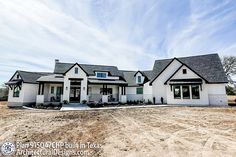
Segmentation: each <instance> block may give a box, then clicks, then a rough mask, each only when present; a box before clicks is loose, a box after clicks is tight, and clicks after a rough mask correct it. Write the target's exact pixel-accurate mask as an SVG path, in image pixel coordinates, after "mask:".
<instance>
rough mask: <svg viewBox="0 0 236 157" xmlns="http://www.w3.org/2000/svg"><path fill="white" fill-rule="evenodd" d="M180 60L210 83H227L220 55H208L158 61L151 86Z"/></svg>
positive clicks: (155, 64) (154, 68)
mask: <svg viewBox="0 0 236 157" xmlns="http://www.w3.org/2000/svg"><path fill="white" fill-rule="evenodd" d="M175 59H176V60H178V61H179V62H180V63H182V64H184V65H186V66H187V67H188V68H190V69H191V70H192V71H194V72H195V73H196V74H198V75H199V76H201V77H202V78H204V79H205V80H206V81H207V82H208V83H227V82H228V80H227V77H226V75H225V73H224V70H223V67H222V64H221V61H220V57H219V56H218V54H207V55H200V56H191V57H180V58H173V59H164V60H156V61H155V63H154V67H153V75H154V76H155V77H154V78H153V79H152V80H151V82H150V84H151V83H152V82H153V81H154V80H155V79H156V78H157V77H158V76H159V75H160V74H161V73H162V72H163V71H164V70H165V69H166V68H167V67H168V66H169V65H170V64H171V62H173V60H175Z"/></svg>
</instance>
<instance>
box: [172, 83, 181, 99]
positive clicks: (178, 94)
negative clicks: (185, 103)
mask: <svg viewBox="0 0 236 157" xmlns="http://www.w3.org/2000/svg"><path fill="white" fill-rule="evenodd" d="M173 88H174V99H181V92H180V86H174V87H173Z"/></svg>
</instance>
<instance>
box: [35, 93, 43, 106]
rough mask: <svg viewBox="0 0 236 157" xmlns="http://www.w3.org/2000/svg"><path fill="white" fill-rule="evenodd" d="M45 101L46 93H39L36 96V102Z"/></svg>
mask: <svg viewBox="0 0 236 157" xmlns="http://www.w3.org/2000/svg"><path fill="white" fill-rule="evenodd" d="M41 103H44V95H37V96H36V104H41Z"/></svg>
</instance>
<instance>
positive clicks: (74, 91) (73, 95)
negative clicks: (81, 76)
mask: <svg viewBox="0 0 236 157" xmlns="http://www.w3.org/2000/svg"><path fill="white" fill-rule="evenodd" d="M70 101H71V102H80V87H71V88H70Z"/></svg>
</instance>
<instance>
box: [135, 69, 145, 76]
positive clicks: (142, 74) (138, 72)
mask: <svg viewBox="0 0 236 157" xmlns="http://www.w3.org/2000/svg"><path fill="white" fill-rule="evenodd" d="M139 72H140V73H141V74H142V75H143V76H145V77H146V75H144V73H143V72H142V71H140V70H138V71H137V72H136V73H135V74H134V77H135V76H136V75H137V73H139Z"/></svg>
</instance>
